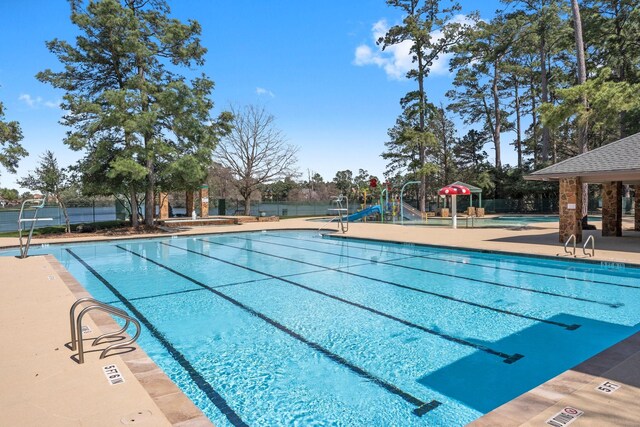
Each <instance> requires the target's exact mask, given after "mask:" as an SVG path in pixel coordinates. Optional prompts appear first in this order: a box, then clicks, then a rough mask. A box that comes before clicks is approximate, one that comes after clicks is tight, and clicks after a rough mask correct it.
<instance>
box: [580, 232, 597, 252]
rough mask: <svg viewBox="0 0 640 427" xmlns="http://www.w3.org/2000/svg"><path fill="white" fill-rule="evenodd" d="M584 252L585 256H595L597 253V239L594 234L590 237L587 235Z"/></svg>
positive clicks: (583, 246)
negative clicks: (589, 251)
mask: <svg viewBox="0 0 640 427" xmlns="http://www.w3.org/2000/svg"><path fill="white" fill-rule="evenodd" d="M589 241H591V253H590V254H588V253H587V245H588V244H589ZM582 253H583V254H584V255H585V256H590V257H592V256H594V255H595V254H596V239H595V238H594V237H593V234H592V235H590V236H589V237H587V241H586V242H584V245H582Z"/></svg>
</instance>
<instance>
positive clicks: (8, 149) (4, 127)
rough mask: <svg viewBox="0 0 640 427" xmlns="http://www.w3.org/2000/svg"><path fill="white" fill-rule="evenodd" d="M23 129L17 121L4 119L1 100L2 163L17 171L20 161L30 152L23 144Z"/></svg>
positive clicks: (0, 133)
mask: <svg viewBox="0 0 640 427" xmlns="http://www.w3.org/2000/svg"><path fill="white" fill-rule="evenodd" d="M20 141H22V130H21V129H20V124H19V123H18V122H16V121H10V122H8V121H4V106H3V105H2V102H0V165H2V166H3V167H4V168H5V169H6V170H8V171H9V172H11V173H16V168H17V167H18V162H19V161H20V159H21V158H23V157H25V156H27V155H28V154H29V153H28V152H27V150H25V149H24V148H23V147H22V145H20Z"/></svg>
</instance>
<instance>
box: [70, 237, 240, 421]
mask: <svg viewBox="0 0 640 427" xmlns="http://www.w3.org/2000/svg"><path fill="white" fill-rule="evenodd" d="M66 251H67V252H68V253H69V254H70V255H71V256H72V257H74V258H75V259H76V260H78V262H79V263H80V264H82V265H83V266H84V267H85V268H86V269H87V270H89V271H90V272H91V274H93V275H94V276H95V278H96V279H98V280H99V281H100V282H102V284H104V285H105V286H106V287H107V289H109V290H110V291H111V292H112V293H113V294H114V295H115V296H116V297H117V298H118V299H119V300H120V302H121V303H122V304H124V305H125V306H126V307H127V308H128V309H129V311H130V312H131V313H132V314H133V315H134V316H135V317H136V318H137V319H138V320H139V321H140V322H141V323H143V324H144V326H146V327H147V329H148V330H149V332H151V335H153V337H154V338H155V339H157V340H158V342H160V344H162V346H163V347H164V348H165V350H167V351H168V352H169V354H171V357H173V359H174V360H175V361H176V362H178V363H179V364H180V366H182V368H183V369H184V370H185V371H187V373H188V374H189V377H190V378H191V379H192V380H193V382H194V383H195V385H196V386H197V387H198V388H199V389H200V390H202V392H203V393H204V394H205V395H206V396H207V398H209V400H210V401H211V403H213V404H214V405H215V406H216V408H218V410H220V412H222V413H223V414H224V416H225V417H227V419H228V420H229V422H230V423H231V424H233V425H234V426H236V427H239V426H243V427H244V426H246V427H248V424H247V423H245V422H244V421H242V419H241V418H240V416H238V414H236V413H235V411H234V410H233V409H231V407H230V406H229V404H228V403H227V402H226V401H225V400H224V398H223V397H222V396H221V395H220V394H219V393H218V392H217V391H215V390H214V389H213V387H212V386H211V384H209V382H207V380H205V379H204V377H203V376H202V374H200V372H198V371H197V370H196V369H195V368H194V367H193V365H192V364H191V363H190V362H189V361H188V360H187V359H186V358H185V357H184V355H183V354H182V353H180V351H179V350H178V349H176V348H175V347H174V346H173V345H172V344H171V343H170V342H169V341H168V340H167V339H166V338H165V337H164V335H163V334H162V332H160V331H159V330H158V329H156V327H155V326H153V324H151V322H150V321H149V320H148V319H147V318H146V317H145V316H144V315H143V314H142V313H141V312H140V311H138V309H137V308H135V306H134V305H133V304H131V302H130V301H129V300H128V299H127V298H126V297H125V296H124V295H122V294H121V293H120V292H119V291H118V290H117V289H116V288H115V287H114V286H113V285H112V284H111V283H109V281H108V280H107V279H105V278H104V277H102V275H100V273H98V272H97V271H96V270H94V269H93V267H91V266H90V265H89V264H87V263H86V262H85V261H84V260H83V259H82V258H80V257H79V256H78V255H77V254H76V253H75V252H73V251H72V250H71V249H66Z"/></svg>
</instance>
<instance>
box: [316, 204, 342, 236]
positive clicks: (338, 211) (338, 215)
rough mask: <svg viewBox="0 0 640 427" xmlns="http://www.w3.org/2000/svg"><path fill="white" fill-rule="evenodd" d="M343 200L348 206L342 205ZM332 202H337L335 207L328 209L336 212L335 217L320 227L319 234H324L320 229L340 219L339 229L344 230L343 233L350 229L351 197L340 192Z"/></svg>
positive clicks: (330, 211) (333, 212)
mask: <svg viewBox="0 0 640 427" xmlns="http://www.w3.org/2000/svg"><path fill="white" fill-rule="evenodd" d="M343 201H344V202H345V203H346V207H342V202H343ZM332 202H333V204H335V207H334V208H330V209H328V211H329V213H332V214H335V217H334V218H332V219H331V220H329V222H327V223H326V224H325V225H323V226H322V227H320V228H319V229H318V234H320V235H322V233H320V231H322V230H323V229H324V228H326V227H327V226H328V225H329V224H331V223H332V222H333V221H338V231H342V232H343V233H346V232H347V231H349V198H348V197H347V196H345V195H342V194H340V195H339V196H338V197H336V198H335V199H333V200H332Z"/></svg>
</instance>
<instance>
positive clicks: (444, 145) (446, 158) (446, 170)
mask: <svg viewBox="0 0 640 427" xmlns="http://www.w3.org/2000/svg"><path fill="white" fill-rule="evenodd" d="M440 124H441V125H442V129H441V131H442V153H443V162H442V165H443V167H444V185H449V147H447V122H446V119H445V115H444V108H443V107H440Z"/></svg>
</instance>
